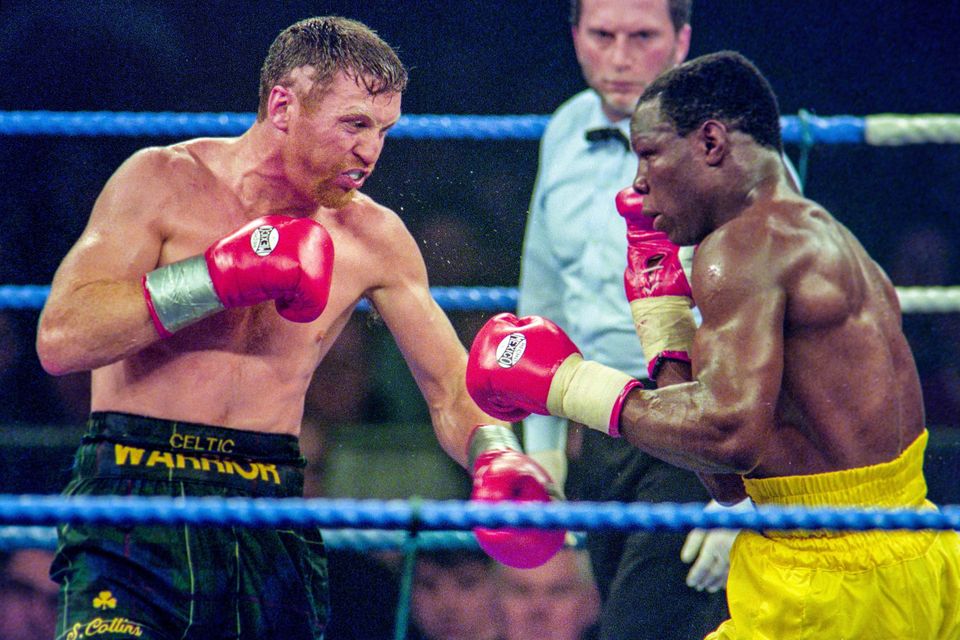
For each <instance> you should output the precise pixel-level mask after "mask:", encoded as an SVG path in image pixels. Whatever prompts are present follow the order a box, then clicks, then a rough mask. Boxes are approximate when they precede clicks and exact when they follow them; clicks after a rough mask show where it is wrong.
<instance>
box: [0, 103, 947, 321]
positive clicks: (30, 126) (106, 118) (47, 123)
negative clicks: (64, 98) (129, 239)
mask: <svg viewBox="0 0 960 640" xmlns="http://www.w3.org/2000/svg"><path fill="white" fill-rule="evenodd" d="M254 118H255V115H254V114H253V113H237V112H222V113H172V112H129V111H124V112H112V111H75V112H74V111H70V112H65V111H0V136H4V135H5V136H42V135H48V136H130V137H142V136H161V137H187V136H199V135H238V134H240V133H242V132H243V131H244V130H246V128H247V127H249V126H250V125H251V124H252V123H253V121H254ZM548 119H549V116H543V115H504V116H493V115H404V116H401V117H400V121H399V122H398V123H397V125H396V126H395V127H394V128H393V129H392V130H391V132H390V136H391V137H392V138H413V139H423V138H430V139H500V140H504V139H506V140H537V139H539V137H540V136H541V135H542V134H543V130H544V128H545V127H546V123H547V121H548ZM780 122H781V127H782V133H783V140H784V143H786V144H797V145H800V147H801V150H802V151H803V150H808V149H809V148H810V147H812V146H813V145H815V144H867V145H872V146H902V145H913V144H960V114H920V115H901V114H877V115H868V116H863V117H859V116H849V115H840V116H828V117H820V116H814V115H812V114H810V113H809V112H807V111H806V110H801V111H800V113H799V114H798V115H796V116H793V115H785V116H782V117H781V119H780ZM801 164H805V163H804V162H803V161H802V162H801ZM897 291H898V293H899V295H900V302H901V306H902V308H903V311H904V313H954V312H958V311H960V287H900V288H898V289H897ZM432 292H433V294H434V297H435V298H436V299H437V301H438V303H440V306H441V307H443V308H444V309H446V310H447V311H506V310H512V309H514V308H515V306H516V302H517V291H516V289H515V288H510V287H434V288H433V289H432ZM48 293H49V287H46V286H43V285H23V286H13V285H0V309H3V308H14V309H28V308H29V309H33V308H36V309H39V308H40V307H42V306H43V303H44V301H45V300H46V296H47V294H48ZM368 309H369V305H368V303H367V302H366V300H363V301H361V303H360V305H359V306H358V310H360V311H366V310H368Z"/></svg>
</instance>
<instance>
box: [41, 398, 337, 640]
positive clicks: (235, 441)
mask: <svg viewBox="0 0 960 640" xmlns="http://www.w3.org/2000/svg"><path fill="white" fill-rule="evenodd" d="M304 466H305V461H304V459H303V458H302V457H301V455H300V450H299V446H298V444H297V439H296V437H294V436H288V435H271V434H263V433H255V432H249V431H240V430H236V429H226V428H222V427H212V426H206V425H200V424H190V423H183V422H172V421H169V420H159V419H156V418H147V417H143V416H136V415H129V414H120V413H93V414H91V416H90V420H89V422H88V431H87V434H86V435H85V436H84V438H83V442H82V444H81V446H80V448H79V450H78V451H77V454H76V457H75V461H74V469H73V476H72V479H71V481H70V483H69V484H68V485H67V488H66V489H65V490H64V495H67V496H73V495H121V496H126V495H137V496H169V497H181V496H194V497H203V496H216V497H241V498H258V497H270V498H283V497H301V496H302V495H303V468H304ZM58 535H59V544H58V547H57V554H56V557H55V559H54V562H53V566H52V568H51V577H52V578H53V579H54V580H55V581H57V582H58V583H59V584H60V603H59V614H58V616H59V617H58V622H57V625H58V626H57V638H58V639H61V640H80V639H82V638H109V639H110V640H116V639H119V638H141V639H152V638H164V639H166V638H202V639H204V640H214V639H219V638H223V639H226V638H231V639H250V640H252V639H254V638H256V639H262V638H282V639H283V640H300V639H308V638H309V639H317V638H322V637H323V631H324V628H325V627H326V624H327V619H328V613H329V602H328V577H327V559H326V553H325V550H324V546H323V541H322V540H321V538H320V530H319V529H318V528H315V527H313V528H298V529H292V528H284V529H272V528H247V527H233V526H219V525H202V526H198V525H183V524H179V525H163V526H152V525H151V526H143V525H129V526H126V525H87V524H68V525H63V526H60V527H59V529H58Z"/></svg>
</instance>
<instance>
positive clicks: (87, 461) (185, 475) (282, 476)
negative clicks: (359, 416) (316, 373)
mask: <svg viewBox="0 0 960 640" xmlns="http://www.w3.org/2000/svg"><path fill="white" fill-rule="evenodd" d="M305 464H306V461H305V460H304V459H303V457H302V456H301V455H300V447H299V444H298V442H297V438H296V437H295V436H292V435H280V434H267V433H257V432H252V431H242V430H239V429H229V428H226V427H214V426H210V425H204V424H196V423H189V422H178V421H172V420H162V419H159V418H150V417H146V416H138V415H132V414H126V413H114V412H94V413H92V414H91V415H90V419H89V420H88V421H87V433H86V434H85V435H84V436H83V443H82V444H81V446H80V449H79V450H78V452H77V457H76V462H75V472H76V474H77V476H78V477H80V478H110V477H114V478H140V479H147V480H161V481H162V480H167V481H185V482H194V483H202V484H214V485H220V486H225V487H229V488H233V489H237V490H241V491H243V492H245V493H249V494H251V495H256V496H270V497H292V496H296V497H300V496H302V495H303V468H304V466H305Z"/></svg>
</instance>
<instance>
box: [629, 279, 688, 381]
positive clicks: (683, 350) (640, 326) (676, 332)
mask: <svg viewBox="0 0 960 640" xmlns="http://www.w3.org/2000/svg"><path fill="white" fill-rule="evenodd" d="M691 304H692V301H691V300H690V298H687V297H684V296H656V297H652V298H637V299H636V300H633V301H632V302H630V313H631V314H632V315H633V326H634V328H635V329H636V330H637V337H639V338H640V346H641V347H642V348H643V355H644V357H645V358H646V359H647V371H648V372H650V375H651V377H653V369H654V365H655V364H656V361H657V359H658V358H659V357H660V356H661V354H664V355H667V356H668V357H679V358H681V359H683V356H684V355H685V356H686V359H688V360H689V355H688V354H689V353H690V349H691V347H692V346H693V334H694V333H695V332H696V330H697V323H696V321H695V320H694V318H693V312H692V311H691V310H690V306H691Z"/></svg>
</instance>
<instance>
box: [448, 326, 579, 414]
mask: <svg viewBox="0 0 960 640" xmlns="http://www.w3.org/2000/svg"><path fill="white" fill-rule="evenodd" d="M574 353H575V354H578V355H579V354H580V350H579V349H577V346H576V345H575V344H573V341H571V340H570V338H569V337H567V334H566V333H564V332H563V330H562V329H560V327H558V326H557V325H555V324H554V323H552V322H550V321H549V320H547V319H546V318H541V317H539V316H527V317H525V318H517V316H515V315H513V314H512V313H500V314H497V315H495V316H494V317H492V318H490V320H488V321H487V323H486V324H485V325H483V327H481V328H480V330H479V331H478V332H477V335H476V337H475V338H474V340H473V346H471V348H470V357H469V360H468V361H467V391H469V392H470V397H472V398H473V400H474V402H476V403H477V405H479V407H480V408H481V409H483V410H484V411H486V412H487V413H489V414H490V415H492V416H494V417H497V418H500V419H501V420H506V421H508V422H518V421H520V420H523V419H524V418H526V417H527V416H528V415H530V414H531V413H537V414H540V415H547V414H549V411H548V410H547V394H548V393H549V391H550V383H551V381H552V380H553V375H554V374H555V373H556V372H557V369H558V368H559V367H560V364H561V363H562V362H563V361H564V360H565V359H566V358H567V356H569V355H571V354H574Z"/></svg>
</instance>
